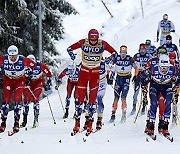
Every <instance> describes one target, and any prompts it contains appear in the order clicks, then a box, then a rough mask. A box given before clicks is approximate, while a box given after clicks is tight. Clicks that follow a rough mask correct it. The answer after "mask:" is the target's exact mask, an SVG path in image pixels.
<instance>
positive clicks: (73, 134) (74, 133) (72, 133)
mask: <svg viewBox="0 0 180 154" xmlns="http://www.w3.org/2000/svg"><path fill="white" fill-rule="evenodd" d="M77 133H79V132H71V136H75V135H76V134H77Z"/></svg>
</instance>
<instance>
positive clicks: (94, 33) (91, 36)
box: [88, 29, 99, 40]
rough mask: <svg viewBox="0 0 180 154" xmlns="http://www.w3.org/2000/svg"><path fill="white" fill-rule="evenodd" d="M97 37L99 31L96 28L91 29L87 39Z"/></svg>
mask: <svg viewBox="0 0 180 154" xmlns="http://www.w3.org/2000/svg"><path fill="white" fill-rule="evenodd" d="M98 38H99V32H98V31H97V30H96V29H91V30H90V31H89V33H88V39H90V40H97V39H98Z"/></svg>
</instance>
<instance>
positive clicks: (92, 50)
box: [67, 29, 117, 133]
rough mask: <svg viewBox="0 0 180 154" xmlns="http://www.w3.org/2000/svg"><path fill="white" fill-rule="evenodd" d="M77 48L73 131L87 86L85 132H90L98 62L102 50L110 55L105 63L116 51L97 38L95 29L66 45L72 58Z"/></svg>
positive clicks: (97, 78) (78, 120) (95, 94)
mask: <svg viewBox="0 0 180 154" xmlns="http://www.w3.org/2000/svg"><path fill="white" fill-rule="evenodd" d="M78 48H81V50H82V65H81V69H80V72H79V79H78V102H77V103H76V107H75V110H76V116H75V126H74V128H73V132H74V133H77V132H79V128H80V116H81V113H82V104H83V102H84V98H85V95H86V91H87V87H89V102H88V104H87V109H88V113H89V123H88V128H87V133H90V132H92V130H93V129H92V124H93V121H94V117H93V115H94V113H95V112H96V103H95V102H96V97H97V92H98V87H99V71H100V62H101V59H102V56H103V52H104V50H106V51H108V52H109V53H111V56H110V57H108V58H107V59H106V62H107V63H108V62H109V61H111V60H112V59H114V57H115V56H116V54H117V52H116V51H115V49H114V48H113V47H111V46H110V45H109V44H108V43H107V42H106V41H104V40H101V39H99V32H98V31H97V30H96V29H91V30H90V31H89V33H88V38H86V39H81V40H79V41H78V42H76V43H74V44H73V45H71V46H70V47H68V49H67V52H68V53H69V55H70V57H71V59H72V60H74V59H75V58H76V57H75V54H74V53H73V50H75V49H78ZM88 85H89V86H88Z"/></svg>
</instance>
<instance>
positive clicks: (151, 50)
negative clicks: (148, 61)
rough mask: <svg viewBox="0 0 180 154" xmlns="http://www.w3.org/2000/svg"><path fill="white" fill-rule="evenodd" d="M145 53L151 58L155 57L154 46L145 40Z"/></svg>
mask: <svg viewBox="0 0 180 154" xmlns="http://www.w3.org/2000/svg"><path fill="white" fill-rule="evenodd" d="M145 44H146V52H147V53H148V54H149V55H150V57H151V58H153V57H156V56H157V50H156V47H155V46H154V45H152V44H151V40H149V39H147V40H146V42H145Z"/></svg>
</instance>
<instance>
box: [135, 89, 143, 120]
mask: <svg viewBox="0 0 180 154" xmlns="http://www.w3.org/2000/svg"><path fill="white" fill-rule="evenodd" d="M142 104H143V93H142V92H141V100H140V105H139V109H138V112H137V114H136V117H135V119H134V123H136V121H137V118H138V115H139V113H140V110H141V106H142Z"/></svg>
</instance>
